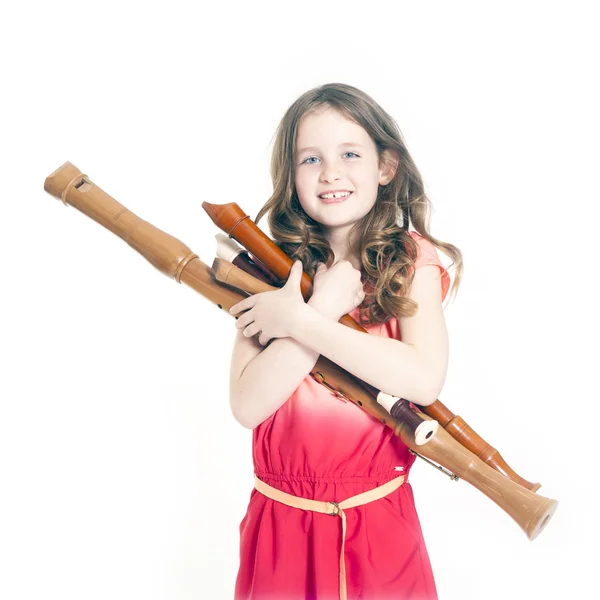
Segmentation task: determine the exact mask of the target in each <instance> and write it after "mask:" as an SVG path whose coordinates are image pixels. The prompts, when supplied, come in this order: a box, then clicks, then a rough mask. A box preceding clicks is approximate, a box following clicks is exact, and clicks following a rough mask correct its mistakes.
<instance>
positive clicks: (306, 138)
mask: <svg viewBox="0 0 600 600" xmlns="http://www.w3.org/2000/svg"><path fill="white" fill-rule="evenodd" d="M369 142H371V144H372V143H373V142H372V140H371V138H370V136H369V134H368V133H367V132H366V131H365V130H364V129H363V128H362V127H361V126H360V125H359V124H358V123H355V122H354V121H352V120H350V119H349V118H348V117H346V116H344V115H342V114H341V113H340V112H338V111H337V110H335V109H334V108H331V107H329V106H327V107H324V108H323V107H321V108H320V109H317V110H314V111H311V112H310V113H308V114H306V115H304V116H303V117H302V118H301V119H300V122H299V124H298V135H297V138H296V150H297V151H299V152H300V151H302V150H303V149H306V148H307V147H308V148H310V149H315V148H320V149H324V148H326V147H330V146H338V145H340V144H343V143H358V144H363V145H367V144H368V143H369Z"/></svg>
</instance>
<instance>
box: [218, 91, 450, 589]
mask: <svg viewBox="0 0 600 600" xmlns="http://www.w3.org/2000/svg"><path fill="white" fill-rule="evenodd" d="M271 175H272V179H273V186H274V193H273V196H272V197H271V198H270V199H269V201H268V202H267V203H266V205H265V206H264V207H263V208H262V209H261V211H260V212H259V214H258V216H257V218H256V220H255V221H256V222H257V223H258V221H259V220H260V218H261V217H262V216H263V215H264V214H265V213H266V212H267V211H269V227H270V230H271V234H272V236H273V238H274V240H275V242H276V243H277V245H278V246H279V247H280V248H281V249H282V250H283V251H284V252H285V253H286V254H287V255H288V256H290V257H291V258H293V259H296V263H295V264H294V267H293V268H292V270H291V272H290V275H289V278H288V280H287V282H286V284H285V285H284V286H283V287H282V288H280V289H278V290H276V291H272V292H266V293H261V294H255V295H253V296H249V297H248V298H245V299H244V300H242V301H240V302H238V303H237V304H236V305H235V306H234V307H232V309H231V312H232V313H233V314H238V315H240V316H239V318H238V319H237V320H236V327H237V329H238V331H237V336H236V340H235V345H234V348H233V354H232V361H231V379H230V402H231V408H232V412H233V415H234V417H235V418H236V419H237V420H238V421H239V422H240V423H241V424H242V425H244V426H245V427H247V428H251V429H252V430H253V462H254V469H255V484H256V487H255V489H253V490H252V493H251V495H250V503H249V506H248V510H247V513H246V515H245V517H244V519H243V520H242V522H241V524H240V537H241V547H240V568H239V572H238V576H237V581H236V586H235V598H236V599H238V600H247V599H264V598H269V599H276V600H280V599H281V600H288V599H290V600H300V599H302V600H305V599H309V598H310V599H313V598H316V599H318V600H327V599H329V598H348V599H365V600H384V599H386V598H395V599H403V598H410V599H412V600H425V599H427V600H430V599H434V598H437V594H436V589H435V583H434V578H433V573H432V569H431V566H430V563H429V558H428V555H427V551H426V548H425V543H424V540H423V535H422V531H421V527H420V524H419V519H418V517H417V513H416V511H415V505H414V498H413V493H412V489H411V486H410V484H409V483H408V477H409V473H410V468H411V466H412V464H413V462H414V461H415V456H414V455H412V454H410V453H409V452H408V448H407V447H406V446H405V445H404V444H403V443H402V442H401V441H400V438H398V437H396V436H395V435H394V433H393V431H392V429H391V428H389V427H388V426H386V425H384V424H382V423H381V422H380V421H378V420H377V419H376V418H374V417H372V416H371V415H369V414H368V413H366V412H365V411H363V410H361V409H360V408H359V407H358V406H356V405H355V404H354V403H352V402H347V401H345V400H343V399H340V398H339V397H337V396H335V395H334V394H333V393H331V392H330V391H329V390H328V389H327V388H326V387H324V386H322V385H320V384H319V383H317V382H316V381H315V380H314V379H313V378H312V377H311V376H310V371H311V369H312V368H313V366H314V365H315V363H316V361H317V359H318V358H319V356H320V355H323V356H325V357H327V358H328V359H330V360H332V361H333V362H335V363H336V364H338V365H340V366H341V367H342V368H344V369H345V370H346V371H348V372H350V373H352V374H353V375H355V376H356V377H358V378H360V379H362V380H364V381H366V382H368V383H370V384H371V385H373V386H375V387H376V388H377V389H378V390H382V391H385V392H387V393H388V394H392V395H394V396H397V397H401V398H406V399H408V400H410V401H412V402H414V403H415V404H419V405H428V404H431V403H432V402H434V401H435V400H436V399H437V397H438V395H439V393H440V391H441V390H442V387H443V384H444V380H445V376H446V369H447V364H448V336H447V330H446V325H445V321H444V316H443V309H442V301H443V300H444V298H445V297H446V295H447V293H448V289H449V286H450V277H449V274H448V272H447V271H446V269H444V267H443V266H442V264H441V263H440V260H439V257H438V255H437V251H436V248H435V247H436V246H438V247H441V248H443V249H444V250H445V251H446V253H447V254H448V255H449V256H451V258H452V259H453V264H454V265H455V269H456V277H455V282H454V287H455V289H454V290H453V291H454V295H456V291H457V290H458V285H459V282H460V278H461V275H462V255H461V252H460V251H459V250H458V249H457V248H456V247H455V246H453V245H451V244H447V243H442V242H439V241H437V240H436V239H435V238H433V237H431V235H430V234H429V233H428V231H427V223H428V217H429V213H428V210H429V200H428V198H427V196H426V195H425V193H424V188H423V183H422V179H421V176H420V174H419V171H418V170H417V168H416V166H415V164H414V162H413V160H412V158H411V157H410V155H409V153H408V150H407V148H406V145H405V143H404V141H403V138H402V135H401V133H400V131H399V129H398V127H397V125H396V124H395V122H394V120H393V119H392V118H391V117H390V116H389V115H388V114H387V113H386V112H385V111H384V110H383V109H382V108H381V107H380V106H379V105H378V104H377V103H376V102H375V101H374V100H373V99H372V98H370V97H369V96H368V95H367V94H365V93H363V92H361V91H360V90H358V89H356V88H354V87H351V86H348V85H342V84H329V85H324V86H321V87H319V88H316V89H313V90H310V91H308V92H307V93H305V94H304V95H302V96H301V97H300V98H299V99H298V100H296V102H294V103H293V104H292V106H291V107H290V108H289V109H288V111H287V112H286V114H285V116H284V117H283V119H282V121H281V123H280V125H279V128H278V130H277V135H276V140H275V145H274V150H273V155H272V162H271ZM411 223H412V225H413V227H414V229H415V230H416V231H409V225H410V224H411ZM303 269H304V271H306V272H307V273H308V274H309V275H310V276H311V277H313V294H312V296H311V298H310V299H309V301H308V302H305V301H304V299H303V298H302V295H301V293H300V278H301V275H302V271H303ZM242 312H243V314H241V313H242ZM346 313H349V314H350V315H351V316H352V317H354V319H355V320H357V321H359V322H360V323H361V325H363V327H365V329H367V331H368V334H366V333H363V332H360V331H355V330H353V329H350V328H349V327H346V326H344V325H342V324H340V323H338V320H339V319H340V318H341V317H342V316H343V315H344V314H346ZM400 340H402V341H400ZM270 341H272V343H269V342H270ZM359 494H360V495H361V496H359V497H358V498H354V497H355V496H358V495H359ZM362 494H364V495H362ZM348 499H352V500H351V501H349V502H348V501H347V500H348ZM345 500H346V502H344V501H345ZM331 516H334V517H338V518H333V519H332V518H331Z"/></svg>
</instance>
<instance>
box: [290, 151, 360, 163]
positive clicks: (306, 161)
mask: <svg viewBox="0 0 600 600" xmlns="http://www.w3.org/2000/svg"><path fill="white" fill-rule="evenodd" d="M347 154H352V155H353V156H356V157H358V158H360V156H359V155H358V154H356V152H344V154H342V156H346V155H347ZM313 158H314V159H316V158H317V157H316V156H309V157H308V158H305V159H304V160H303V161H302V163H301V164H304V163H306V164H307V165H314V164H315V163H314V162H308V161H310V160H311V159H313Z"/></svg>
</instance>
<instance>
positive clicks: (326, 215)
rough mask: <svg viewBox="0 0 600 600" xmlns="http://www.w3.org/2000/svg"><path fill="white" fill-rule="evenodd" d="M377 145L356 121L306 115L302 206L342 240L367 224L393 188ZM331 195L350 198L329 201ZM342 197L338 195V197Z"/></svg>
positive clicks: (301, 141)
mask: <svg viewBox="0 0 600 600" xmlns="http://www.w3.org/2000/svg"><path fill="white" fill-rule="evenodd" d="M387 171H388V169H386V168H385V165H384V164H382V166H381V168H380V166H379V157H378V154H377V148H376V146H375V143H374V142H373V140H372V139H371V137H370V136H369V134H368V133H367V132H366V131H365V130H364V129H363V128H362V127H361V126H360V125H358V124H356V123H355V122H354V121H350V120H349V119H347V118H346V117H344V116H343V115H341V114H340V113H339V112H337V111H336V110H335V109H333V108H331V107H329V106H324V107H320V108H319V109H317V110H316V111H313V112H311V113H309V114H306V115H304V117H302V119H301V120H300V124H299V127H298V136H297V142H296V165H295V172H296V175H295V185H296V193H297V194H298V199H299V201H300V205H301V206H302V208H303V209H304V211H305V212H306V213H307V214H308V215H309V216H310V217H311V218H313V219H314V220H316V221H318V222H319V223H321V224H322V225H323V226H324V228H325V231H329V232H333V231H334V230H337V233H339V234H341V233H342V231H344V230H347V229H349V228H350V227H351V226H352V225H353V224H354V223H355V222H356V221H358V220H360V219H362V218H363V217H364V216H365V215H366V214H367V213H368V212H369V211H370V210H371V208H372V207H373V205H374V204H375V201H376V200H377V189H378V186H379V185H386V184H387V183H389V181H390V179H391V177H389V176H388V174H387ZM326 192H349V194H348V195H346V196H345V197H343V198H340V199H338V200H335V201H333V200H334V199H328V198H323V197H322V194H324V193H326ZM336 195H337V194H336Z"/></svg>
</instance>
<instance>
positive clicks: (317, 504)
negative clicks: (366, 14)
mask: <svg viewBox="0 0 600 600" xmlns="http://www.w3.org/2000/svg"><path fill="white" fill-rule="evenodd" d="M405 478H406V476H405V475H400V476H399V477H395V478H394V479H392V480H390V481H388V482H387V483H384V484H383V485H380V486H378V487H376V488H373V489H372V490H369V491H367V492H363V493H362V494H357V495H356V496H351V497H350V498H346V500H342V501H341V502H325V501H319V500H311V499H309V498H300V497H299V496H294V495H293V494H288V493H286V492H283V491H281V490H278V489H277V488H274V487H271V486H270V485H269V484H268V483H265V482H264V481H262V480H261V479H259V478H258V477H257V476H256V474H255V475H254V487H255V488H256V489H257V490H258V491H259V492H261V493H262V494H264V495H265V496H266V497H267V498H271V500H276V501H277V502H282V503H283V504H287V506H292V507H294V508H303V509H304V510H313V511H315V512H320V513H325V514H327V515H331V516H334V517H335V516H339V517H341V518H342V549H341V552H340V599H341V600H346V599H347V592H346V564H345V561H344V545H345V541H346V515H345V513H344V510H343V509H345V508H354V507H355V506H360V505H362V504H367V503H368V502H373V500H379V499H380V498H383V497H384V496H387V495H388V494H391V493H392V492H393V491H394V490H397V489H398V488H399V487H400V486H401V485H402V484H403V483H404V480H405Z"/></svg>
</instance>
